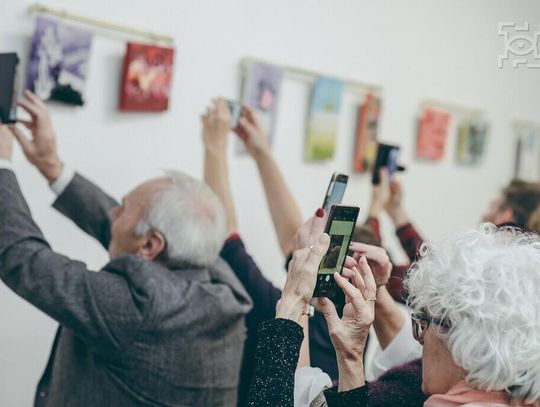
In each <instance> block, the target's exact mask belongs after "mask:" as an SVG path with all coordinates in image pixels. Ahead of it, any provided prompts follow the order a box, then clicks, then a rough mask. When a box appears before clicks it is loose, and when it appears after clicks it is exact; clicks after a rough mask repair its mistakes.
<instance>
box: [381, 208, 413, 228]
mask: <svg viewBox="0 0 540 407" xmlns="http://www.w3.org/2000/svg"><path fill="white" fill-rule="evenodd" d="M386 212H387V213H388V216H390V219H392V222H393V223H394V226H395V227H396V228H399V227H401V226H404V225H406V224H407V223H409V218H408V217H407V214H406V213H405V211H404V210H403V208H401V207H397V208H390V209H387V211H386Z"/></svg>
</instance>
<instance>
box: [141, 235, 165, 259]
mask: <svg viewBox="0 0 540 407" xmlns="http://www.w3.org/2000/svg"><path fill="white" fill-rule="evenodd" d="M166 247H167V241H166V240H165V236H163V235H162V234H161V233H160V232H158V231H156V230H153V229H152V230H150V231H149V232H148V234H147V235H146V241H145V242H144V244H143V245H142V246H141V247H140V248H139V255H140V256H141V257H144V258H145V259H147V260H150V261H154V260H155V259H157V258H158V257H159V256H160V255H161V254H162V253H163V252H164V251H165V249H166Z"/></svg>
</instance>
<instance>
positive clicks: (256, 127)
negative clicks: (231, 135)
mask: <svg viewBox="0 0 540 407" xmlns="http://www.w3.org/2000/svg"><path fill="white" fill-rule="evenodd" d="M233 131H234V132H235V133H236V134H237V135H238V136H239V137H240V139H241V140H242V142H243V143H244V146H245V148H246V151H247V152H248V153H249V155H251V156H252V157H253V158H255V159H257V158H258V157H260V156H264V155H265V154H269V153H270V146H269V144H268V139H267V138H266V134H265V133H264V130H263V129H262V127H261V124H260V122H259V119H258V118H257V113H256V112H255V110H253V109H252V108H251V107H250V106H248V105H246V104H244V105H242V112H241V113H240V119H239V120H238V126H236V128H235V129H233Z"/></svg>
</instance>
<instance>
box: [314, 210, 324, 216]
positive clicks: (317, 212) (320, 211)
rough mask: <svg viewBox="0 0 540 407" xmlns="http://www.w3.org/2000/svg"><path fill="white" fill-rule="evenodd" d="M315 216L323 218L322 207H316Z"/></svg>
mask: <svg viewBox="0 0 540 407" xmlns="http://www.w3.org/2000/svg"><path fill="white" fill-rule="evenodd" d="M315 216H316V217H318V218H324V209H323V208H319V209H317V211H316V212H315Z"/></svg>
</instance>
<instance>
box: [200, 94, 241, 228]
mask: <svg viewBox="0 0 540 407" xmlns="http://www.w3.org/2000/svg"><path fill="white" fill-rule="evenodd" d="M201 120H202V124H203V143H204V181H205V182H206V183H207V184H208V186H209V187H210V188H211V189H212V190H213V191H214V193H215V194H216V195H217V196H218V197H219V199H220V200H221V202H222V204H223V207H224V208H225V215H226V219H227V221H226V222H227V231H228V232H229V233H234V232H237V231H238V225H237V221H236V211H235V208H234V202H233V199H232V194H231V188H230V184H229V165H228V162H227V145H228V141H229V132H230V130H231V112H230V111H229V108H228V107H227V103H226V102H225V101H224V100H223V99H221V98H219V99H216V100H215V101H214V102H213V103H212V106H210V107H209V108H208V109H207V110H206V113H205V114H204V115H202V116H201Z"/></svg>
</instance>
